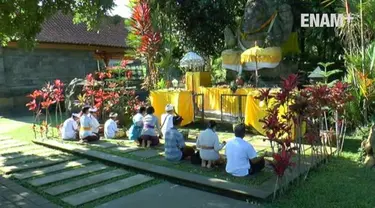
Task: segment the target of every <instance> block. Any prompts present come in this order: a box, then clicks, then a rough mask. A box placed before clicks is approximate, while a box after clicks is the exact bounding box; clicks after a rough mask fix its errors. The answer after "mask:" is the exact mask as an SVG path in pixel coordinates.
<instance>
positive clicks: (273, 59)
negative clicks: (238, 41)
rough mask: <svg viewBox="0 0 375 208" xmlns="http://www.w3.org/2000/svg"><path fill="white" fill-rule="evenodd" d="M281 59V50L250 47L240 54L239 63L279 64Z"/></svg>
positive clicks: (277, 48)
mask: <svg viewBox="0 0 375 208" xmlns="http://www.w3.org/2000/svg"><path fill="white" fill-rule="evenodd" d="M281 59H282V53H281V48H279V47H270V48H264V49H263V48H259V47H258V46H255V47H252V48H250V49H248V50H246V51H245V52H243V53H242V54H241V63H242V64H244V63H249V62H258V63H279V62H280V61H281Z"/></svg>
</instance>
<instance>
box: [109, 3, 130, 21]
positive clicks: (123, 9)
mask: <svg viewBox="0 0 375 208" xmlns="http://www.w3.org/2000/svg"><path fill="white" fill-rule="evenodd" d="M114 2H115V4H116V5H117V6H116V7H115V9H114V10H113V11H112V12H111V14H112V15H119V16H121V17H123V18H129V17H130V16H131V12H130V9H129V8H128V7H127V5H128V4H129V0H114Z"/></svg>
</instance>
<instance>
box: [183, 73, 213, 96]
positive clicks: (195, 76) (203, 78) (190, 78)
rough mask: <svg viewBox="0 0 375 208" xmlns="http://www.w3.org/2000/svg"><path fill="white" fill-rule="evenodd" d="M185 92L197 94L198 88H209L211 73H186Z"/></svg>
mask: <svg viewBox="0 0 375 208" xmlns="http://www.w3.org/2000/svg"><path fill="white" fill-rule="evenodd" d="M185 83H186V90H188V91H194V92H197V91H198V89H199V87H200V86H204V87H211V72H186V75H185Z"/></svg>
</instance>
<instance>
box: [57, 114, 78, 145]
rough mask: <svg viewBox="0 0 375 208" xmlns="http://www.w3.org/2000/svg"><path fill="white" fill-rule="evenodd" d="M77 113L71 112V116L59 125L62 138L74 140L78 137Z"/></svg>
mask: <svg viewBox="0 0 375 208" xmlns="http://www.w3.org/2000/svg"><path fill="white" fill-rule="evenodd" d="M78 120H79V114H77V113H73V114H72V117H70V118H68V119H66V120H65V121H64V124H63V125H62V127H61V137H62V139H63V140H76V139H77V138H78V123H77V121H78Z"/></svg>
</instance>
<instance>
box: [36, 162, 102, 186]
mask: <svg viewBox="0 0 375 208" xmlns="http://www.w3.org/2000/svg"><path fill="white" fill-rule="evenodd" d="M106 168H107V166H105V165H103V164H96V165H90V166H86V167H82V168H78V169H74V170H69V171H65V172H61V173H56V174H52V175H48V176H45V177H42V178H37V179H34V180H31V181H30V182H29V183H30V184H31V185H33V186H43V185H46V184H49V183H53V182H57V181H62V180H65V179H68V178H73V177H77V176H81V175H84V174H88V173H92V172H95V171H99V170H104V169H106Z"/></svg>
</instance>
